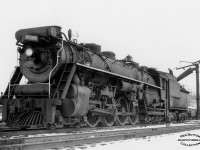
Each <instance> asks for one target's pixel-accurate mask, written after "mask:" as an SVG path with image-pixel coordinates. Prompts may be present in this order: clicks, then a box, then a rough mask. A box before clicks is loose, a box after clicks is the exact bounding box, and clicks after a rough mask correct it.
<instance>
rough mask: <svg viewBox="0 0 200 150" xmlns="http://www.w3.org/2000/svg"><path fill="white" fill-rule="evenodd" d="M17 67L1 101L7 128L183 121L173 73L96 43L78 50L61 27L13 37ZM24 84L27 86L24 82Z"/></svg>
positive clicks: (184, 97) (184, 95)
mask: <svg viewBox="0 0 200 150" xmlns="http://www.w3.org/2000/svg"><path fill="white" fill-rule="evenodd" d="M15 37H16V40H17V46H18V48H17V51H18V53H19V66H16V67H15V70H14V72H13V73H12V76H11V79H10V81H9V84H8V86H7V89H6V90H5V92H4V94H3V95H2V96H1V99H0V103H1V104H2V105H3V111H2V114H3V116H2V120H3V121H4V122H5V123H6V125H7V126H9V127H18V128H31V127H46V128H58V127H63V126H80V125H81V126H83V125H87V126H89V127H96V126H98V125H100V124H101V125H105V126H113V125H114V124H117V125H121V126H123V125H125V124H132V125H135V124H136V123H137V122H140V123H162V122H166V121H170V120H174V119H177V118H179V119H180V120H185V119H186V118H187V107H188V105H189V92H188V91H187V90H186V89H184V88H183V87H182V86H180V84H179V83H178V82H177V79H176V77H174V76H173V74H172V73H166V72H161V71H157V69H155V68H148V67H146V66H139V64H138V63H137V62H135V61H133V59H132V57H131V56H130V55H128V56H127V57H126V58H125V59H122V60H118V59H116V58H115V54H114V53H113V52H111V51H103V52H101V46H99V45H97V44H94V43H81V44H78V43H77V42H76V40H73V39H72V32H71V30H69V31H68V36H66V35H65V34H64V33H63V32H61V27H59V26H45V27H37V28H29V29H21V30H19V31H17V32H16V34H15ZM23 78H25V79H26V82H24V83H23V82H22V81H23Z"/></svg>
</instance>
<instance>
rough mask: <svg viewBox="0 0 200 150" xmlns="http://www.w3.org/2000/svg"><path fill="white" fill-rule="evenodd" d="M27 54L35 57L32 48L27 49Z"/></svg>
mask: <svg viewBox="0 0 200 150" xmlns="http://www.w3.org/2000/svg"><path fill="white" fill-rule="evenodd" d="M25 53H26V56H28V57H30V56H32V55H33V49H32V48H27V49H26V51H25Z"/></svg>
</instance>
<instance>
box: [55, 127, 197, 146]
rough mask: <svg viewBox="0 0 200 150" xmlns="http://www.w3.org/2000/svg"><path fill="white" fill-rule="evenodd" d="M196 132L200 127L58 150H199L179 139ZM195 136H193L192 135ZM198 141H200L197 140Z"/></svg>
mask: <svg viewBox="0 0 200 150" xmlns="http://www.w3.org/2000/svg"><path fill="white" fill-rule="evenodd" d="M188 133H189V134H195V135H199V136H200V129H198V130H192V131H184V132H179V133H171V134H164V135H157V136H151V137H150V136H147V137H144V138H133V139H127V140H120V141H111V142H101V143H96V144H87V145H86V144H85V145H80V146H73V147H65V148H56V150H83V149H84V150H198V149H200V144H199V145H196V146H195V145H193V146H184V145H181V142H180V141H178V139H180V136H181V135H185V134H188ZM191 138H193V137H191ZM193 143H194V142H193ZM197 143H198V142H197Z"/></svg>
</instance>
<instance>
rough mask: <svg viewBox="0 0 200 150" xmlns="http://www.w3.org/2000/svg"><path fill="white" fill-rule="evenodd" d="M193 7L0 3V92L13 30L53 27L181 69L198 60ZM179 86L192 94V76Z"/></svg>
mask: <svg viewBox="0 0 200 150" xmlns="http://www.w3.org/2000/svg"><path fill="white" fill-rule="evenodd" d="M199 8H200V1H199V0H192V1H191V0H165V1H163V0H139V1H138V0H72V1H69V0H32V1H30V0H29V1H28V0H12V1H11V0H1V1H0V19H1V22H0V33H1V36H0V42H1V48H0V68H1V74H0V80H1V84H0V91H4V90H5V88H6V85H7V83H8V81H9V75H10V74H11V72H12V70H13V69H14V66H16V62H17V61H16V56H17V50H16V49H17V46H16V45H15V43H16V40H15V32H16V31H17V30H19V29H22V28H29V27H38V26H46V25H59V26H61V27H62V28H63V31H64V32H65V33H67V31H68V29H69V28H71V29H72V30H73V31H74V32H76V31H77V32H78V34H79V42H85V43H87V42H88V43H92V42H94V43H97V44H100V45H101V46H102V50H109V51H113V52H115V53H116V56H117V58H120V59H121V58H124V57H125V56H126V55H128V54H129V55H132V56H133V59H134V60H135V61H137V62H139V63H140V65H146V66H148V67H155V68H158V69H159V70H161V71H168V68H172V69H174V68H175V67H178V66H181V65H186V64H184V63H181V64H180V63H179V61H180V60H185V61H197V60H200V56H199V54H200V52H199V50H200V9H199ZM181 72H182V71H176V70H174V74H175V75H178V74H180V73H181ZM182 83H183V84H185V85H188V87H189V88H190V89H192V91H195V90H196V88H195V73H193V74H192V75H190V77H188V78H186V79H184V80H183V81H182Z"/></svg>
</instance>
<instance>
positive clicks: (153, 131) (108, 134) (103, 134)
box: [0, 123, 200, 150]
mask: <svg viewBox="0 0 200 150" xmlns="http://www.w3.org/2000/svg"><path fill="white" fill-rule="evenodd" d="M195 129H200V125H199V124H198V123H195V124H187V125H184V126H179V125H177V126H169V127H168V126H165V127H146V128H141V129H137V128H121V129H120V128H118V129H115V130H113V129H112V130H90V131H89V130H88V131H74V132H73V133H72V132H71V133H70V132H68V133H66V132H65V133H54V134H51V133H50V134H40V135H29V136H28V137H20V136H18V137H17V138H13V137H12V138H5V139H0V145H1V146H0V150H4V149H8V150H9V149H31V150H32V149H47V148H58V147H67V146H76V145H81V144H91V143H97V142H102V141H115V140H122V139H129V138H139V137H144V136H152V135H159V134H168V133H174V132H181V131H187V130H195Z"/></svg>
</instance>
